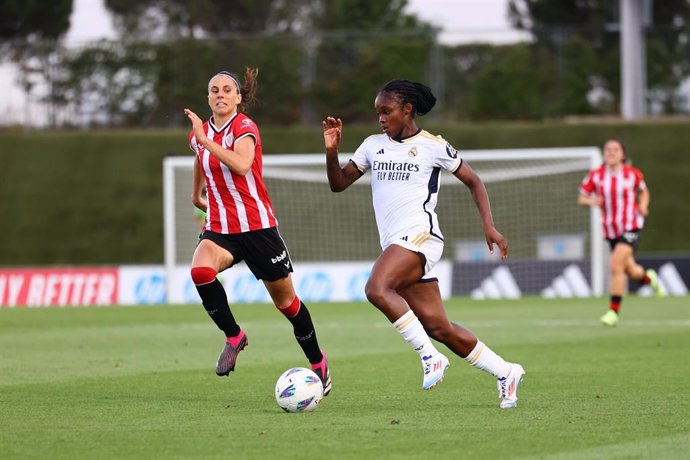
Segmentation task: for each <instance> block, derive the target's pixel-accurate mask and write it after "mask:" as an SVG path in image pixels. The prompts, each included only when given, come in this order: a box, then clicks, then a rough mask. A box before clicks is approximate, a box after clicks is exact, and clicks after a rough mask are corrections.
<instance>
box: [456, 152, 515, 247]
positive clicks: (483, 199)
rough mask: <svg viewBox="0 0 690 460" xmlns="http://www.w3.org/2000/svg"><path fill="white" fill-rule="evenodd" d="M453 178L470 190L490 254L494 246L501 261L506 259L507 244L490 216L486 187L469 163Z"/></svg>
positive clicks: (464, 164)
mask: <svg viewBox="0 0 690 460" xmlns="http://www.w3.org/2000/svg"><path fill="white" fill-rule="evenodd" d="M455 177H457V178H458V179H460V180H461V181H462V183H463V184H465V185H466V186H467V188H469V189H470V193H471V194H472V199H473V200H474V204H475V205H476V206H477V210H479V216H480V217H481V220H482V228H483V229H484V237H485V238H486V244H487V245H488V246H489V251H490V252H491V254H493V253H494V244H495V245H496V246H498V249H499V251H500V252H501V259H504V260H505V259H507V258H508V242H507V241H506V239H505V238H504V237H503V235H501V233H500V232H499V231H498V230H497V229H496V227H495V226H494V219H493V216H492V214H491V204H490V202H489V194H488V193H487V192H486V187H485V186H484V182H482V180H481V178H480V177H479V176H478V175H477V173H476V172H474V170H473V169H472V168H471V167H470V165H469V163H467V162H466V161H465V162H463V164H462V166H461V167H460V169H458V170H457V171H456V172H455Z"/></svg>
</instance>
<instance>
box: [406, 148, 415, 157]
mask: <svg viewBox="0 0 690 460" xmlns="http://www.w3.org/2000/svg"><path fill="white" fill-rule="evenodd" d="M407 154H408V155H409V156H411V157H416V156H417V147H412V148H411V149H410V151H409V152H407Z"/></svg>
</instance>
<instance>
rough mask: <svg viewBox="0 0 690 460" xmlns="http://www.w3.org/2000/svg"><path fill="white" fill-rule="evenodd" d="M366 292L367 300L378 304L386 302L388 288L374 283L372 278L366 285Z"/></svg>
mask: <svg viewBox="0 0 690 460" xmlns="http://www.w3.org/2000/svg"><path fill="white" fill-rule="evenodd" d="M364 294H365V295H366V296H367V300H368V301H369V302H371V303H373V304H374V305H376V306H378V305H381V304H383V303H384V300H385V298H386V289H385V288H384V287H383V286H382V285H381V284H378V283H372V282H371V280H370V281H368V282H367V284H366V286H364Z"/></svg>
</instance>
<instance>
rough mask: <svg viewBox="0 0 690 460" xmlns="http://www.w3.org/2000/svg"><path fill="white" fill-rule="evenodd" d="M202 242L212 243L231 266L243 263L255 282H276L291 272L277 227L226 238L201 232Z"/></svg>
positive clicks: (288, 256) (208, 231) (220, 234)
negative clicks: (229, 257) (228, 256)
mask: <svg viewBox="0 0 690 460" xmlns="http://www.w3.org/2000/svg"><path fill="white" fill-rule="evenodd" d="M201 240H210V241H213V242H214V243H216V244H217V245H218V246H220V247H221V248H223V249H225V250H226V251H228V252H229V253H230V254H232V257H233V259H234V260H233V262H232V265H235V264H236V263H238V262H241V261H243V260H244V261H245V263H246V264H247V266H248V267H249V269H250V270H251V271H252V273H253V274H254V276H256V279H258V280H265V281H277V280H279V279H282V278H285V277H286V276H288V275H289V274H290V272H292V261H291V260H290V253H289V252H288V250H287V246H286V245H285V242H284V241H283V238H282V237H281V236H280V233H279V232H278V228H277V227H272V228H265V229H262V230H253V231H250V232H244V233H232V234H228V235H226V234H222V233H215V232H212V231H210V230H204V232H203V233H202V234H201V235H199V241H201Z"/></svg>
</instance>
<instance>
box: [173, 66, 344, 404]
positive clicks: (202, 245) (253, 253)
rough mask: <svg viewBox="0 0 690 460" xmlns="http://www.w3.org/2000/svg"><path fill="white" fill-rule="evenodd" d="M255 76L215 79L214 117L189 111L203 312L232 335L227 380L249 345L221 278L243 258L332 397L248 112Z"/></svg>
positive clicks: (220, 365)
mask: <svg viewBox="0 0 690 460" xmlns="http://www.w3.org/2000/svg"><path fill="white" fill-rule="evenodd" d="M257 75H258V69H250V68H247V69H246V71H245V75H244V84H240V79H239V78H238V77H237V76H236V75H235V74H232V73H230V72H225V71H223V72H219V73H217V74H216V75H214V76H213V77H212V78H211V80H210V81H209V83H208V105H209V107H210V108H211V112H212V116H211V118H210V119H209V120H207V121H202V120H201V118H199V117H198V116H197V115H196V114H195V113H194V112H192V111H191V110H189V109H185V110H184V113H185V115H187V117H188V118H189V120H190V122H191V123H192V131H191V133H190V135H189V145H190V147H191V149H192V151H194V153H195V154H196V156H195V159H194V179H193V188H192V203H194V205H195V206H196V207H197V208H199V209H200V210H202V211H205V212H206V222H205V224H204V227H203V232H202V233H201V235H200V237H199V243H198V245H197V247H196V250H195V251H194V256H193V258H192V267H191V276H192V280H193V281H194V284H195V285H196V288H197V291H198V292H199V296H200V297H201V300H202V303H203V305H204V308H205V309H206V311H207V312H208V314H209V316H210V317H211V319H212V320H213V321H214V322H215V323H216V325H217V326H218V328H219V329H220V330H222V331H223V333H225V336H226V342H225V346H224V347H223V350H222V351H221V354H220V357H219V358H218V362H217V364H216V374H218V375H219V376H223V375H229V373H230V372H231V371H233V370H234V368H235V363H236V361H237V355H238V354H239V352H240V351H242V349H244V347H245V346H246V345H247V343H248V342H247V335H246V334H245V333H244V331H243V330H242V329H241V328H240V326H239V325H238V324H237V322H236V321H235V318H234V316H233V314H232V312H231V310H230V307H229V305H228V301H227V296H226V293H225V289H224V288H223V285H222V284H221V283H220V281H219V280H218V278H217V277H216V276H217V275H218V273H219V272H222V271H223V270H225V269H227V268H230V267H232V266H233V265H234V264H236V263H238V262H240V261H242V260H244V261H245V262H246V264H247V266H248V267H249V269H250V270H251V271H252V273H253V274H254V276H256V278H257V279H260V280H262V281H263V283H264V285H265V286H266V289H267V290H268V293H269V295H270V296H271V299H272V300H273V302H274V304H275V305H276V307H277V308H278V310H279V311H280V312H281V313H282V314H283V315H285V317H286V318H287V319H288V320H289V321H290V322H291V323H292V326H293V329H294V334H295V338H296V339H297V342H298V343H299V345H300V347H301V348H302V350H303V352H304V355H305V356H306V357H307V359H308V360H309V362H310V363H311V368H312V370H314V372H315V373H316V374H317V375H318V376H319V377H320V378H321V381H322V382H323V387H324V395H326V394H328V393H329V392H330V390H331V378H330V372H329V369H328V363H327V360H326V356H325V354H324V353H323V352H322V351H321V349H320V348H319V344H318V342H317V339H316V332H315V330H314V324H313V322H312V319H311V315H310V314H309V310H308V309H307V307H306V306H305V305H304V303H303V302H302V301H300V299H299V297H297V294H296V293H295V289H294V286H293V283H292V277H291V275H290V273H291V272H292V271H293V269H292V261H291V260H290V254H289V253H288V250H287V247H286V245H285V242H284V241H283V239H282V238H281V236H280V233H279V232H278V220H277V219H276V216H275V213H274V211H273V206H272V205H271V200H270V198H269V195H268V190H267V189H266V185H265V184H264V180H263V177H262V148H261V136H260V135H259V128H258V127H257V125H256V123H254V121H253V120H252V119H251V118H249V117H248V116H247V115H245V114H244V113H243V111H245V110H246V108H247V107H248V106H249V105H251V103H252V102H253V101H254V94H255V92H256V79H257ZM204 189H205V190H206V197H204V194H203V192H204Z"/></svg>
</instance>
